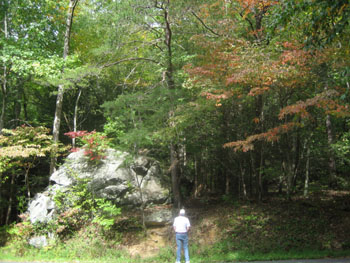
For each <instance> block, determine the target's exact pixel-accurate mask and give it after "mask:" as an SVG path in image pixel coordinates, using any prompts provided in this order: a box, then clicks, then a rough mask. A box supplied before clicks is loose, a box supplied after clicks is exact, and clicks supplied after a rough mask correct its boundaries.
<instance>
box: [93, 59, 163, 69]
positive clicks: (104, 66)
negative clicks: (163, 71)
mask: <svg viewBox="0 0 350 263" xmlns="http://www.w3.org/2000/svg"><path fill="white" fill-rule="evenodd" d="M138 60H143V61H148V62H153V63H155V64H158V65H162V64H161V63H160V62H159V61H156V60H154V59H151V58H125V59H121V60H118V61H115V62H110V63H106V64H103V65H102V66H100V67H99V68H100V69H104V68H108V67H111V66H115V65H118V64H120V63H123V62H128V61H138Z"/></svg>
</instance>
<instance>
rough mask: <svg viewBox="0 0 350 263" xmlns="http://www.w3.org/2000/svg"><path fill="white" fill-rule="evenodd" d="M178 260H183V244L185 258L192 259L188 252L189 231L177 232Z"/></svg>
mask: <svg viewBox="0 0 350 263" xmlns="http://www.w3.org/2000/svg"><path fill="white" fill-rule="evenodd" d="M176 245H177V250H176V261H178V262H180V261H181V250H182V246H183V248H184V254H185V260H186V261H190V256H189V254H188V235H187V233H184V234H182V233H176Z"/></svg>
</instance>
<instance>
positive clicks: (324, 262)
mask: <svg viewBox="0 0 350 263" xmlns="http://www.w3.org/2000/svg"><path fill="white" fill-rule="evenodd" d="M349 262H350V258H339V259H334V258H329V259H328V258H326V259H295V260H277V261H276V260H274V261H250V262H239V263H349Z"/></svg>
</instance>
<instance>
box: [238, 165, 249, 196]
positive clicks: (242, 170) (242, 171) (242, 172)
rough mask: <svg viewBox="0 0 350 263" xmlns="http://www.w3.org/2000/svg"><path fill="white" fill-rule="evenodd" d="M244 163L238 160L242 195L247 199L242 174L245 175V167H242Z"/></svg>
mask: <svg viewBox="0 0 350 263" xmlns="http://www.w3.org/2000/svg"><path fill="white" fill-rule="evenodd" d="M244 167H245V166H244V163H243V165H242V162H239V168H240V173H241V180H240V181H241V185H242V197H243V199H244V200H246V199H247V187H246V184H245V181H244V175H245V168H244Z"/></svg>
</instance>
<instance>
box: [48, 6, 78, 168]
mask: <svg viewBox="0 0 350 263" xmlns="http://www.w3.org/2000/svg"><path fill="white" fill-rule="evenodd" d="M78 2H79V0H70V1H69V7H68V11H67V18H66V31H65V35H64V45H63V59H66V58H67V56H68V53H69V43H70V37H71V29H72V24H73V17H74V10H75V7H76V6H77V4H78ZM63 95H64V86H63V85H59V86H58V91H57V99H56V111H55V118H54V123H53V130H52V134H53V142H54V143H58V141H59V134H60V125H61V114H62V103H63ZM53 156H55V154H53ZM55 166H56V157H52V158H51V163H50V174H52V173H53V172H54V171H55Z"/></svg>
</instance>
